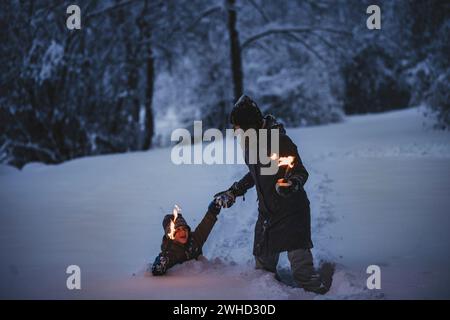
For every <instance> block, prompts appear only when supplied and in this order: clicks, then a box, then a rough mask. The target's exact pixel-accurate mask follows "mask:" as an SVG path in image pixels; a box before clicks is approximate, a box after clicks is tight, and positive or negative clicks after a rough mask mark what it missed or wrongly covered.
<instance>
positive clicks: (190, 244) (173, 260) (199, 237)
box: [152, 202, 220, 276]
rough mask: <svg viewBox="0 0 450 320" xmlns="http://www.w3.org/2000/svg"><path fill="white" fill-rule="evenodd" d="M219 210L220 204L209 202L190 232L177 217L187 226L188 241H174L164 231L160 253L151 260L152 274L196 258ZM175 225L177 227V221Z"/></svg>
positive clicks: (160, 272) (162, 272) (159, 273)
mask: <svg viewBox="0 0 450 320" xmlns="http://www.w3.org/2000/svg"><path fill="white" fill-rule="evenodd" d="M219 212H220V206H218V205H217V204H216V203H214V202H211V204H210V205H209V207H208V211H207V212H206V214H205V216H204V217H203V219H202V221H201V222H200V223H199V225H198V226H197V228H196V229H195V230H194V231H193V232H191V231H190V228H189V226H187V225H186V224H185V222H184V219H182V218H181V219H180V218H179V219H180V221H183V222H184V223H183V224H184V225H185V226H187V227H188V228H189V238H188V241H187V243H186V244H184V245H183V244H181V243H178V242H175V241H173V240H171V239H170V238H169V237H168V236H167V232H166V234H165V235H164V237H163V239H162V244H161V253H160V254H159V255H158V256H157V257H156V259H155V262H153V266H152V273H153V275H154V276H159V275H163V274H164V273H166V271H167V270H168V269H169V268H171V267H173V266H174V265H176V264H178V263H183V262H184V261H187V260H191V259H197V258H198V256H199V255H201V254H202V248H203V244H204V243H205V242H206V239H208V236H209V233H210V232H211V230H212V228H213V227H214V224H215V223H216V221H217V215H218V214H219ZM177 220H178V219H177ZM176 227H178V224H177V223H176ZM164 229H165V230H166V227H164Z"/></svg>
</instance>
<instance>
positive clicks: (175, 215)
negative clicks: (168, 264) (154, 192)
mask: <svg viewBox="0 0 450 320" xmlns="http://www.w3.org/2000/svg"><path fill="white" fill-rule="evenodd" d="M179 212H181V208H180V207H179V206H177V205H175V207H174V208H173V211H172V215H173V219H172V220H170V232H169V234H168V236H169V238H170V239H172V240H173V239H175V221H177V218H178V213H179Z"/></svg>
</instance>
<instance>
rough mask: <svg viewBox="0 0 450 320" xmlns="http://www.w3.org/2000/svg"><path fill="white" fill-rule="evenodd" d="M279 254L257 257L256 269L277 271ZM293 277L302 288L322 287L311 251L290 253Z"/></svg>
mask: <svg viewBox="0 0 450 320" xmlns="http://www.w3.org/2000/svg"><path fill="white" fill-rule="evenodd" d="M279 257H280V254H279V253H276V254H272V255H264V256H255V260H256V269H264V270H267V271H270V272H276V271H277V264H278V258H279ZM288 259H289V262H290V264H291V270H292V275H293V277H294V280H295V281H296V282H297V284H298V285H299V286H300V287H302V288H310V287H315V286H320V280H319V279H318V275H317V273H316V270H315V269H314V263H313V256H312V254H311V250H309V249H297V250H292V251H289V252H288Z"/></svg>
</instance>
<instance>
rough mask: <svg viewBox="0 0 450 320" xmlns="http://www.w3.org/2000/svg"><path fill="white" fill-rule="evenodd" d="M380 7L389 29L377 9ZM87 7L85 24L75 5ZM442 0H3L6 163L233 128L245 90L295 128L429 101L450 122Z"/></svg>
mask: <svg viewBox="0 0 450 320" xmlns="http://www.w3.org/2000/svg"><path fill="white" fill-rule="evenodd" d="M374 2H376V4H377V5H379V6H380V8H381V17H382V18H381V19H382V20H381V30H369V29H368V28H367V26H366V20H367V17H368V14H367V13H366V9H367V7H368V6H369V5H371V4H374ZM73 3H76V4H77V5H79V7H80V8H81V27H82V28H81V30H68V29H67V27H66V19H67V13H66V9H67V7H68V6H69V5H70V4H73ZM449 9H450V8H449V2H448V1H441V0H416V1H409V0H398V1H381V0H378V1H372V0H370V1H366V0H317V1H314V0H298V1H293V0H291V1H265V0H206V1H205V0H201V1H200V0H189V1H187V0H179V1H172V0H164V1H162V0H161V1H159V0H107V1H97V0H89V1H88V0H85V1H76V2H73V1H70V2H69V1H47V0H38V1H22V0H8V1H1V2H0V41H1V44H2V45H1V47H0V50H1V51H0V59H1V63H0V68H1V72H0V130H1V132H0V133H1V134H0V162H1V163H4V164H9V165H13V166H15V167H18V168H21V167H23V166H24V165H26V164H27V163H30V162H44V163H60V162H63V161H66V160H69V159H73V158H78V157H83V156H88V155H99V154H109V153H123V152H128V151H137V150H148V149H151V148H157V147H161V146H167V145H169V144H170V132H171V131H172V130H173V129H175V128H190V127H191V126H192V123H193V121H194V120H202V121H203V125H204V128H206V127H215V128H219V129H221V130H223V129H225V128H227V127H228V120H227V115H228V112H229V111H230V110H231V108H232V106H233V103H234V102H235V101H236V100H237V98H238V97H239V96H240V95H241V94H243V93H246V94H249V95H250V96H252V97H254V99H255V100H256V101H258V103H259V105H260V107H261V108H262V110H263V111H264V112H266V113H271V114H273V115H275V116H276V117H278V118H279V119H280V120H281V121H282V122H283V123H284V124H285V125H287V126H289V127H302V126H309V125H316V124H325V123H332V122H339V121H340V120H341V119H342V118H343V116H344V115H346V114H347V115H351V114H364V113H375V112H381V111H386V110H389V109H400V108H407V107H411V106H420V105H423V106H426V108H425V110H426V111H425V112H426V113H427V115H428V116H429V117H432V118H433V119H434V127H435V130H441V129H444V130H446V129H448V127H449V125H450V113H449V112H450V111H449V110H450V104H449V102H450V97H449V92H450V90H449V87H450V59H449V53H450V48H449V45H450V14H449V13H450V10H449Z"/></svg>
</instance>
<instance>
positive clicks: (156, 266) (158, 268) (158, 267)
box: [152, 254, 169, 276]
mask: <svg viewBox="0 0 450 320" xmlns="http://www.w3.org/2000/svg"><path fill="white" fill-rule="evenodd" d="M168 263H169V258H168V257H166V256H164V255H162V254H159V255H158V256H157V257H156V259H155V262H153V265H152V273H153V275H154V276H162V275H163V274H164V273H166V271H167V265H168Z"/></svg>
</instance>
